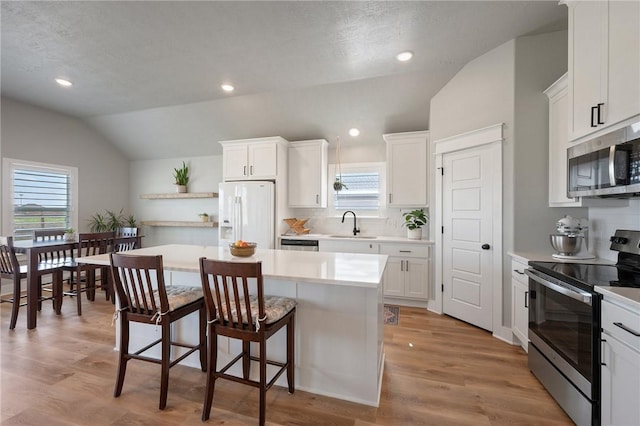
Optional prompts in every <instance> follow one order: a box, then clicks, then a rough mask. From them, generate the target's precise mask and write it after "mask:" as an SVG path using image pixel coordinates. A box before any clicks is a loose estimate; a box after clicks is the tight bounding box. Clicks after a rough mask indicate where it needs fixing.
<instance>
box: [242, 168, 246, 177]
mask: <svg viewBox="0 0 640 426" xmlns="http://www.w3.org/2000/svg"><path fill="white" fill-rule="evenodd" d="M246 175H247V166H244V167H243V168H242V176H246Z"/></svg>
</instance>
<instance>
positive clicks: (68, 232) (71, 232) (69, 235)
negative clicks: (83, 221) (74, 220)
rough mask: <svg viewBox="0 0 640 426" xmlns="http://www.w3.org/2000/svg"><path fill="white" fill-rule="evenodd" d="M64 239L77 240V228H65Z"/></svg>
mask: <svg viewBox="0 0 640 426" xmlns="http://www.w3.org/2000/svg"><path fill="white" fill-rule="evenodd" d="M64 240H65V241H75V240H76V230H75V229H73V228H68V229H65V231H64Z"/></svg>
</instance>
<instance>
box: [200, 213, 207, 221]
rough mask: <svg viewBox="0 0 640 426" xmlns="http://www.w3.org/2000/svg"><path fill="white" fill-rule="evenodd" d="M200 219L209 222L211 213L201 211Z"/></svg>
mask: <svg viewBox="0 0 640 426" xmlns="http://www.w3.org/2000/svg"><path fill="white" fill-rule="evenodd" d="M198 216H200V220H201V221H203V222H209V215H208V214H207V213H199V214H198Z"/></svg>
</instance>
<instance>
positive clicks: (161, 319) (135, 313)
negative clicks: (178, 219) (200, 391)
mask: <svg viewBox="0 0 640 426" xmlns="http://www.w3.org/2000/svg"><path fill="white" fill-rule="evenodd" d="M110 259H111V275H112V279H113V283H114V286H115V290H116V292H117V294H118V301H119V303H120V307H119V309H118V310H117V311H116V312H117V315H118V321H119V322H120V355H119V357H118V376H117V379H116V386H115V390H114V392H113V396H114V397H118V396H120V394H121V392H122V386H123V384H124V376H125V373H126V370H127V362H128V361H129V360H130V359H138V360H142V361H148V362H153V363H156V364H160V365H161V369H162V372H161V375H160V405H159V408H160V409H161V410H162V409H164V408H165V407H166V405H167V391H168V388H169V369H170V368H171V367H173V366H174V365H176V364H177V363H179V362H180V361H182V360H183V359H185V358H186V357H187V356H189V355H191V354H192V353H194V352H195V351H200V367H201V368H202V371H206V362H207V356H206V336H205V329H206V322H205V305H204V299H203V298H202V289H200V288H198V287H188V286H178V285H172V286H171V287H166V286H165V283H164V269H163V265H162V256H136V255H127V254H118V253H111V254H110ZM194 312H197V313H198V316H199V342H198V343H197V344H185V343H178V342H174V341H173V340H172V338H171V324H172V323H173V322H175V321H177V320H179V319H180V318H183V317H184V316H186V315H189V314H191V313H194ZM130 322H138V323H142V324H149V325H152V326H159V327H161V328H162V337H161V338H160V339H158V340H156V341H155V342H152V343H150V344H149V345H147V346H145V347H144V348H142V349H140V350H138V351H136V352H134V353H130V352H129V323H130ZM157 344H161V346H162V350H161V353H162V356H161V359H156V358H151V357H148V356H145V355H143V352H145V351H147V350H149V349H151V348H152V347H154V346H155V345H157ZM172 346H179V347H183V348H186V349H188V350H187V351H186V352H185V353H184V354H182V355H181V356H179V357H178V358H176V359H175V360H173V361H171V347H172Z"/></svg>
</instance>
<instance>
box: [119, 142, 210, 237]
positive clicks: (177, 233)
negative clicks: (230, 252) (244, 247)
mask: <svg viewBox="0 0 640 426" xmlns="http://www.w3.org/2000/svg"><path fill="white" fill-rule="evenodd" d="M183 161H184V162H185V163H186V164H188V165H189V168H190V171H189V185H188V190H189V192H218V183H220V182H222V156H220V155H213V156H204V157H180V158H172V159H165V160H145V161H132V162H131V170H130V179H131V199H130V204H131V208H132V211H134V212H135V215H136V217H137V218H138V219H139V220H174V221H199V220H200V218H199V217H198V213H203V212H206V213H208V214H209V220H211V221H215V222H217V221H218V199H217V198H202V199H200V198H195V199H166V200H165V199H160V200H158V199H153V200H149V199H141V198H140V195H141V194H159V193H171V192H175V187H174V185H173V169H174V168H177V167H180V166H181V165H182V162H183ZM142 234H143V235H144V240H143V245H144V246H147V247H148V246H154V245H161V244H202V245H217V244H218V228H182V227H155V226H153V227H152V226H143V227H142Z"/></svg>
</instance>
